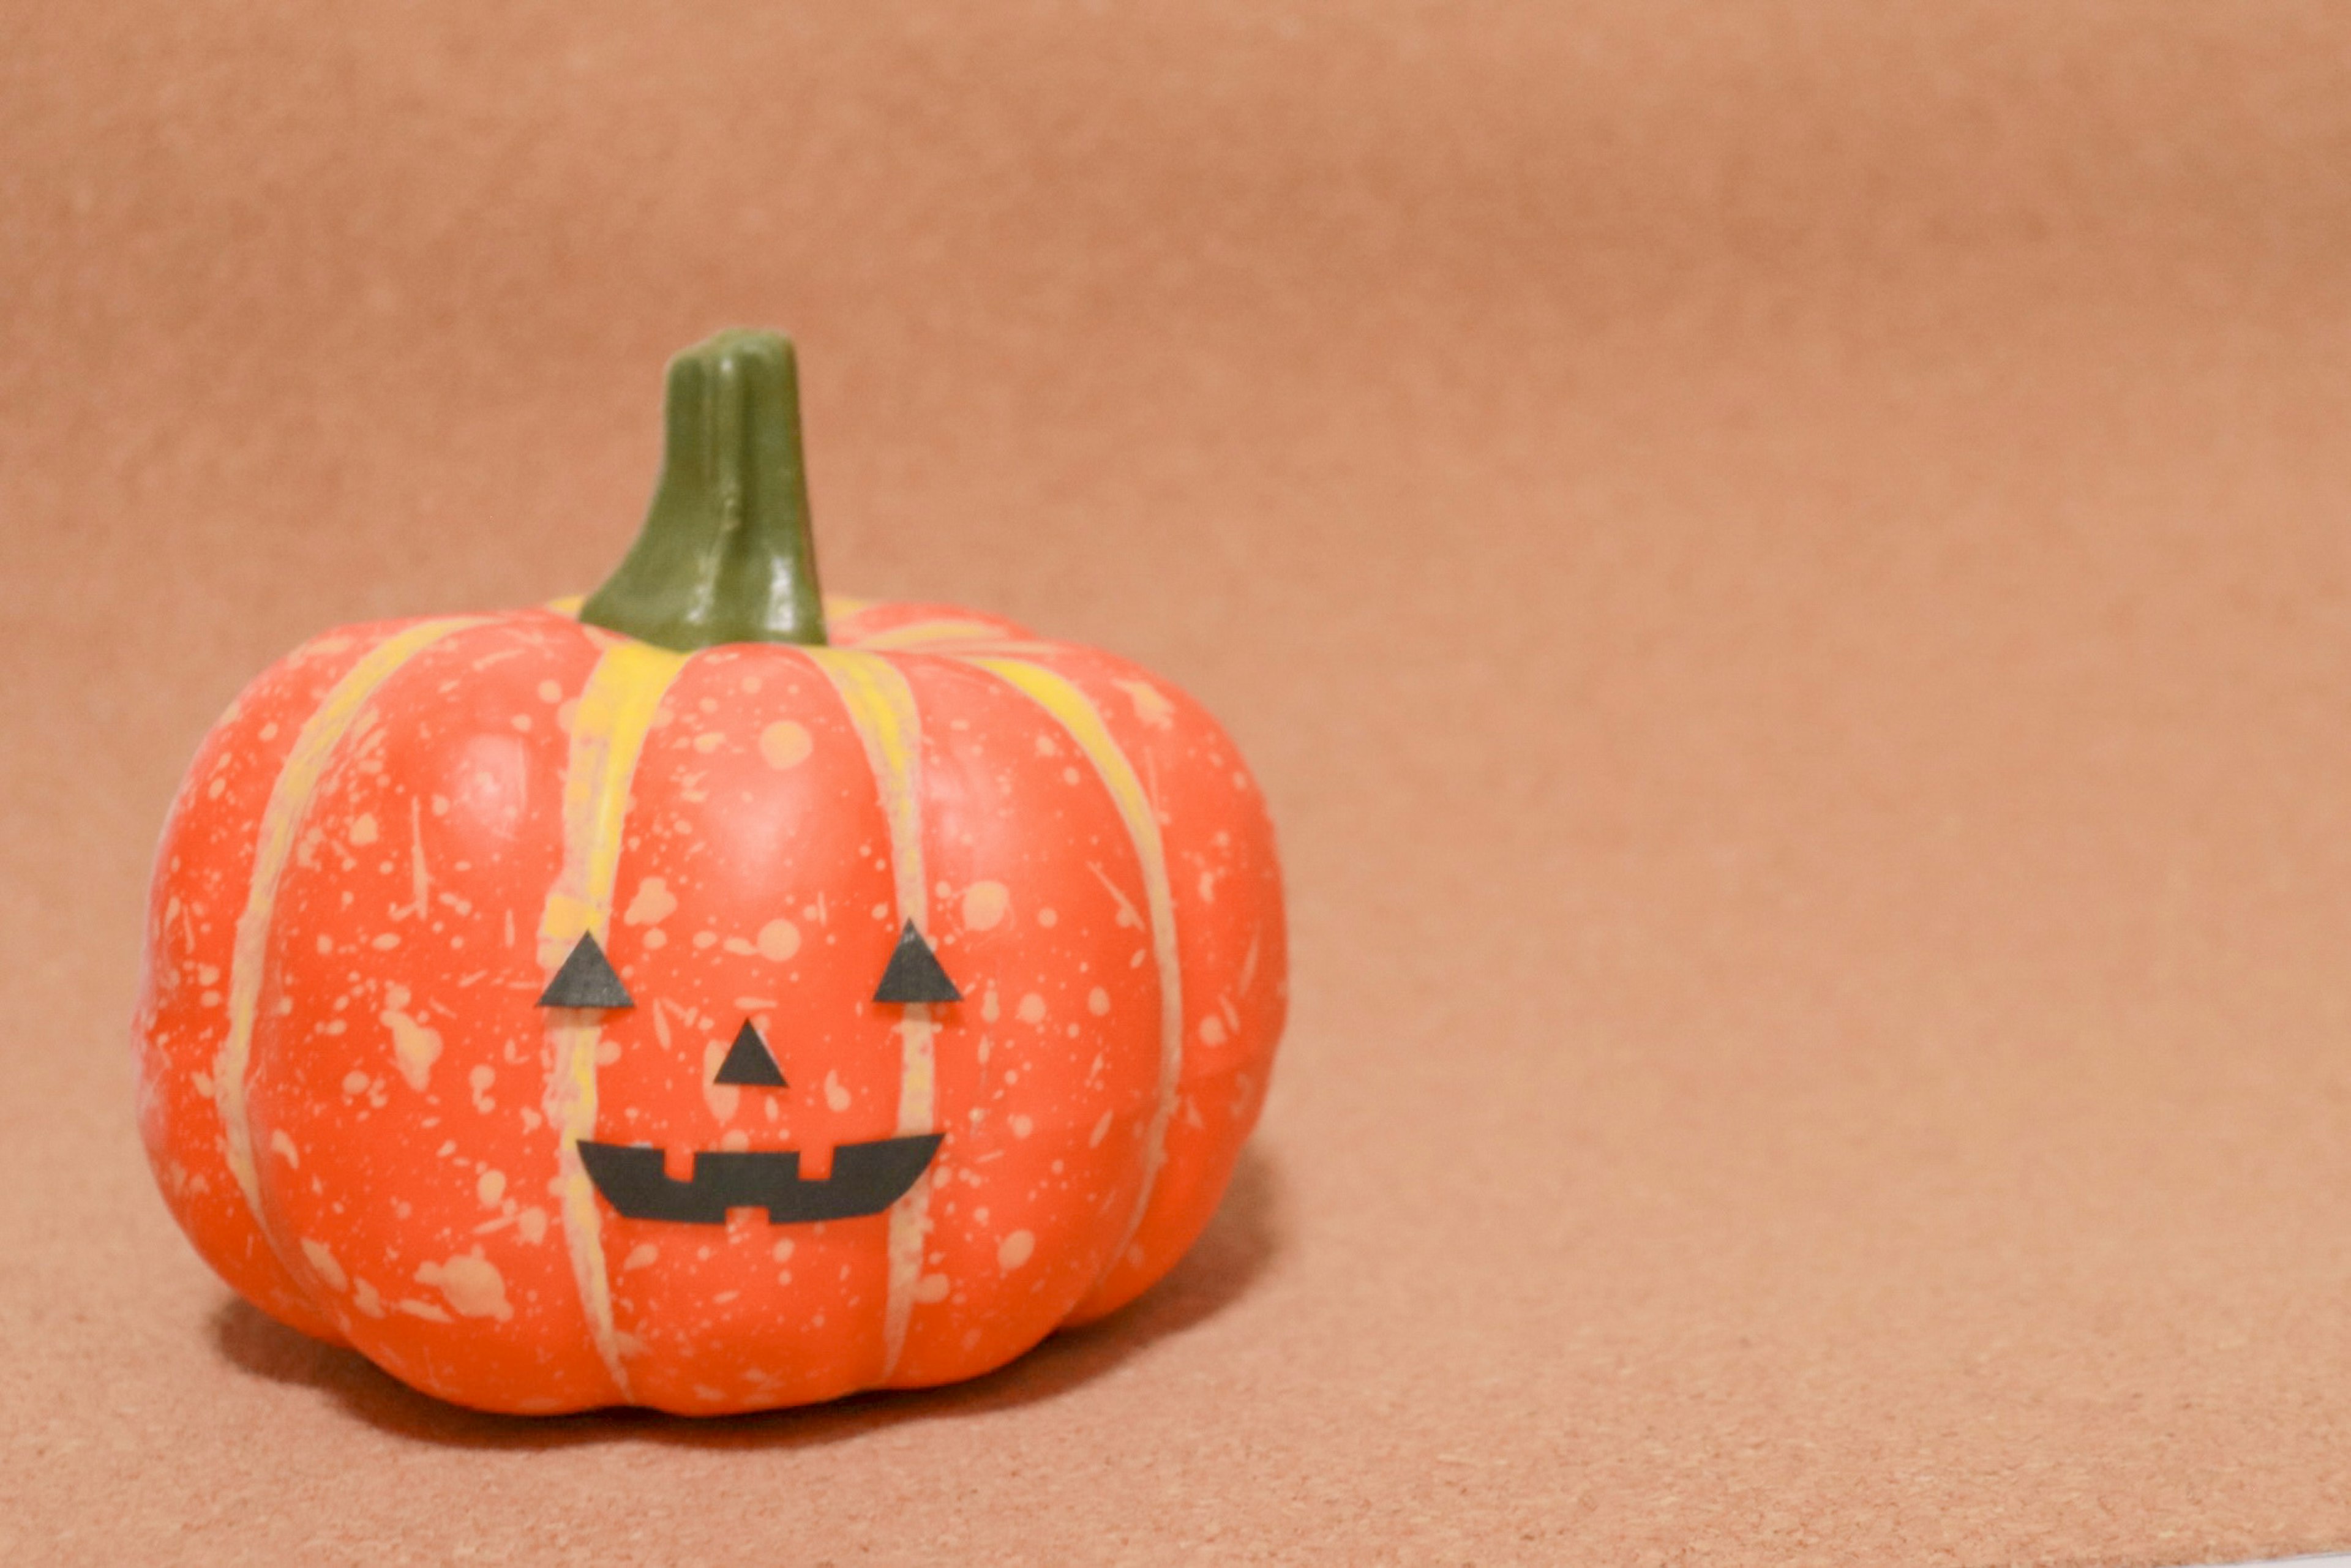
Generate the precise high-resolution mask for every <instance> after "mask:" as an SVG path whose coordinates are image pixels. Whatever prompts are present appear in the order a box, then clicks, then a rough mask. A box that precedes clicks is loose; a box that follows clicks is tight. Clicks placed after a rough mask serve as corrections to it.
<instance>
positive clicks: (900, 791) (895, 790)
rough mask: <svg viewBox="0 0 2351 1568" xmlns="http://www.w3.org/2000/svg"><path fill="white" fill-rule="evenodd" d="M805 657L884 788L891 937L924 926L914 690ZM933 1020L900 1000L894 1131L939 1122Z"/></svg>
mask: <svg viewBox="0 0 2351 1568" xmlns="http://www.w3.org/2000/svg"><path fill="white" fill-rule="evenodd" d="M806 652H807V653H808V655H809V657H810V659H811V660H812V661H814V662H815V664H816V666H817V668H818V669H820V670H821V671H823V672H824V675H825V678H826V679H827V680H829V681H831V683H832V685H833V689H834V690H835V691H837V692H839V693H840V694H841V706H843V707H845V708H846V709H848V711H849V721H850V723H851V725H852V726H853V727H855V728H856V730H857V736H858V738H859V739H860V740H861V741H862V742H863V743H864V746H865V759H866V762H867V764H868V765H869V766H870V767H871V768H872V770H873V783H874V788H875V789H878V790H879V791H880V792H881V797H882V813H883V817H884V818H885V819H886V820H887V821H888V822H889V824H890V870H891V874H892V878H893V883H894V885H895V888H896V892H897V896H898V918H897V920H896V921H895V922H893V924H892V926H891V930H892V933H893V936H894V935H895V933H896V932H897V931H898V930H900V929H902V928H903V926H904V922H906V921H909V920H911V921H913V922H914V929H915V930H917V931H925V927H926V925H928V917H929V904H928V902H927V900H926V899H925V895H924V892H923V819H922V805H923V773H922V764H923V758H922V752H923V720H922V715H921V714H920V713H919V712H917V711H916V709H915V707H914V688H913V687H911V686H909V685H907V684H906V677H905V676H904V675H902V674H899V673H898V671H897V669H896V667H895V666H893V664H891V663H890V662H889V661H888V660H886V659H883V658H882V657H881V656H880V655H878V654H874V653H857V652H854V651H852V650H849V649H843V648H810V649H808V650H806ZM927 935H928V933H927V931H925V936H927ZM937 1032H938V1026H937V1025H936V1024H935V1023H934V1022H932V1021H931V1009H929V1008H927V1007H925V1006H924V1005H922V1004H921V1003H919V1002H910V1003H908V1004H906V1006H905V1009H904V1014H903V1016H902V1017H901V1018H900V1019H899V1022H898V1040H899V1065H898V1129H897V1130H898V1135H899V1136H901V1137H904V1136H907V1135H909V1134H922V1133H928V1132H933V1131H935V1128H936V1123H937V1115H938V1107H937V1078H936V1071H935V1066H934V1061H935V1059H934V1054H933V1037H934V1036H935V1034H936V1033H937ZM936 1168H937V1166H936V1162H934V1164H933V1167H932V1169H931V1170H926V1171H925V1172H924V1173H923V1176H922V1177H921V1179H920V1180H918V1181H917V1182H915V1184H914V1188H913V1190H912V1191H910V1192H908V1193H907V1194H906V1196H905V1197H903V1198H900V1199H899V1200H898V1202H897V1203H896V1204H895V1205H893V1207H892V1208H891V1210H890V1241H889V1258H890V1283H889V1292H888V1295H887V1297H886V1298H885V1300H884V1301H883V1309H882V1344H883V1359H882V1375H883V1378H884V1379H887V1378H888V1377H889V1375H890V1374H891V1373H892V1372H893V1371H895V1370H896V1368H897V1365H898V1358H899V1356H900V1355H901V1354H904V1351H905V1348H906V1325H907V1322H908V1321H909V1320H910V1319H911V1318H912V1317H913V1315H914V1287H915V1285H916V1284H917V1283H919V1282H920V1281H921V1279H922V1273H923V1236H924V1233H925V1231H926V1230H927V1229H928V1228H929V1227H928V1223H927V1219H926V1216H927V1215H928V1213H929V1210H930V1202H931V1177H932V1175H933V1174H934V1172H935V1170H936Z"/></svg>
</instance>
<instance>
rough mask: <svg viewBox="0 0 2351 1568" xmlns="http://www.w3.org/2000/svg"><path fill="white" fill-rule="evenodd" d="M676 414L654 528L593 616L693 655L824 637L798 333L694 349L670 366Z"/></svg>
mask: <svg viewBox="0 0 2351 1568" xmlns="http://www.w3.org/2000/svg"><path fill="white" fill-rule="evenodd" d="M665 418H666V421H667V423H668V439H667V444H666V446H665V448H664V452H663V454H662V475H661V483H660V484H659V485H658V486H655V488H654V490H653V506H652V507H651V508H649V509H648V510H647V512H646V513H645V526H644V530H643V532H642V533H640V534H638V536H637V542H636V543H635V544H634V545H632V546H631V547H630V549H629V556H628V559H626V560H624V561H622V563H621V570H618V571H616V572H614V573H613V574H612V575H611V579H610V580H608V581H606V582H605V584H604V586H603V587H601V588H600V589H598V590H597V591H595V592H594V593H592V594H590V595H589V597H588V601H587V602H586V603H585V604H583V605H582V606H580V620H582V621H585V622H588V623H590V625H594V626H602V627H605V628H607V629H608V630H611V631H614V632H622V633H623V634H625V635H627V636H631V637H634V638H637V639H638V640H639V641H641V642H646V643H655V644H658V645H659V646H661V647H664V648H674V649H677V650H679V651H681V652H691V651H692V650H694V649H696V648H708V647H713V646H716V644H718V643H822V642H823V641H824V601H823V599H822V597H821V596H820V594H819V592H818V591H817V581H816V550H815V547H814V544H813V541H812V540H811V539H810V533H809V505H808V474H807V471H806V469H805V467H804V466H803V465H802V462H801V457H800V392H799V368H798V366H797V364H796V363H795V361H794V359H793V355H792V345H791V343H790V341H789V340H787V339H785V338H782V337H779V336H778V335H777V334H775V333H773V332H759V331H750V330H736V331H729V332H721V333H719V334H718V335H717V336H716V337H715V338H713V339H711V340H709V341H708V342H706V343H698V344H696V345H695V346H694V347H693V348H691V349H688V350H685V352H684V353H682V354H680V355H678V356H677V358H675V359H674V360H672V361H670V362H669V391H668V396H667V403H666V407H665Z"/></svg>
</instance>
